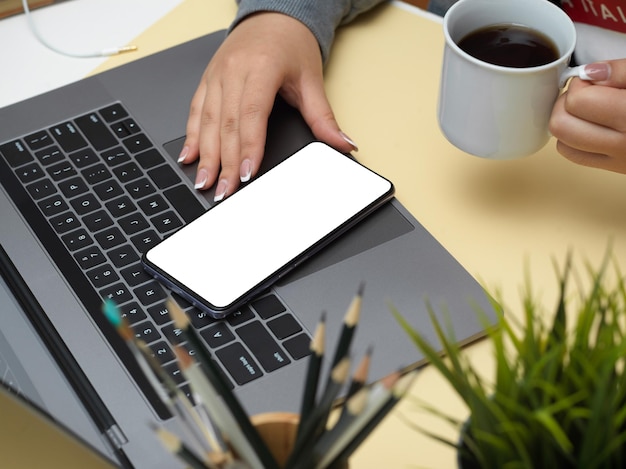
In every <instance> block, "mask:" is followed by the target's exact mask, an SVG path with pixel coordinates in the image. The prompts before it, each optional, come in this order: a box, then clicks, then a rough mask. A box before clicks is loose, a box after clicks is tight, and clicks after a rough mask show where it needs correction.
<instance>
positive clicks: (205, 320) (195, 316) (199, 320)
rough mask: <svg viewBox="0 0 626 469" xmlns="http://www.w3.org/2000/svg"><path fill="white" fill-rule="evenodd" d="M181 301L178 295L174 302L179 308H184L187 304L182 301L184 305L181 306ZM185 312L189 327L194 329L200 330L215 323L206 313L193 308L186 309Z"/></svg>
mask: <svg viewBox="0 0 626 469" xmlns="http://www.w3.org/2000/svg"><path fill="white" fill-rule="evenodd" d="M181 299H182V298H180V297H179V296H178V295H177V296H176V302H177V303H178V304H180V305H181V308H186V307H187V305H188V304H189V303H188V302H185V300H183V302H184V303H182V304H181V301H180V300H181ZM185 312H186V313H187V316H189V320H190V321H191V325H192V326H193V327H195V328H196V329H202V328H204V327H206V326H209V325H211V324H214V323H215V322H216V320H215V319H213V318H212V317H211V316H209V314H208V313H205V312H204V311H202V310H200V309H198V308H196V307H195V306H194V307H191V308H189V309H187V311H185Z"/></svg>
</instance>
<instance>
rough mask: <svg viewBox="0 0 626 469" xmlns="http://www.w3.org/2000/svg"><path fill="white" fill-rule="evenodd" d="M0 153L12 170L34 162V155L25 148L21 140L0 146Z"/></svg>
mask: <svg viewBox="0 0 626 469" xmlns="http://www.w3.org/2000/svg"><path fill="white" fill-rule="evenodd" d="M0 153H1V154H2V156H4V158H5V159H6V160H7V163H9V166H11V167H12V168H17V167H18V166H21V165H23V164H25V163H28V162H30V161H33V155H32V154H31V153H30V151H28V149H27V148H26V147H25V146H24V144H23V143H22V141H21V140H14V141H13V142H9V143H5V144H3V145H0Z"/></svg>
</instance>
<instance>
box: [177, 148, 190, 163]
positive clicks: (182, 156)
mask: <svg viewBox="0 0 626 469" xmlns="http://www.w3.org/2000/svg"><path fill="white" fill-rule="evenodd" d="M188 154H189V147H188V146H187V145H185V146H184V147H183V149H182V150H181V151H180V155H178V163H182V162H183V161H185V159H187V155H188Z"/></svg>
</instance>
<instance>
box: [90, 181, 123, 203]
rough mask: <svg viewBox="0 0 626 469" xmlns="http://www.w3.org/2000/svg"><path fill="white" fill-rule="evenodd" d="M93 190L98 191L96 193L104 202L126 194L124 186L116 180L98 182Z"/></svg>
mask: <svg viewBox="0 0 626 469" xmlns="http://www.w3.org/2000/svg"><path fill="white" fill-rule="evenodd" d="M93 190H94V191H95V192H96V195H97V196H98V197H100V200H102V201H104V202H106V201H107V200H111V199H112V198H113V197H118V196H120V195H122V194H124V191H123V190H122V187H121V186H120V185H119V184H118V183H117V181H114V180H110V181H105V182H103V183H100V184H97V185H96V186H94V188H93Z"/></svg>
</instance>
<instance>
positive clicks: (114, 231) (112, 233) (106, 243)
mask: <svg viewBox="0 0 626 469" xmlns="http://www.w3.org/2000/svg"><path fill="white" fill-rule="evenodd" d="M94 237H95V238H96V241H98V244H100V246H102V248H103V249H104V250H105V251H106V250H107V249H112V248H114V247H116V246H119V245H120V244H122V243H124V242H125V241H126V237H125V236H124V234H123V233H122V232H121V231H120V229H119V228H117V227H116V226H112V227H110V228H107V229H105V230H104V231H101V232H100V233H96V234H95V235H94Z"/></svg>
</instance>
